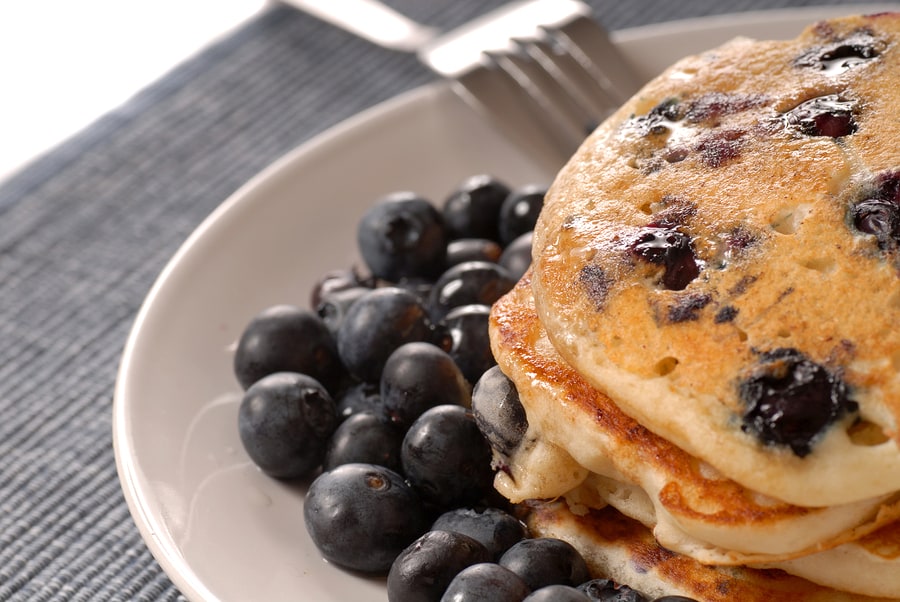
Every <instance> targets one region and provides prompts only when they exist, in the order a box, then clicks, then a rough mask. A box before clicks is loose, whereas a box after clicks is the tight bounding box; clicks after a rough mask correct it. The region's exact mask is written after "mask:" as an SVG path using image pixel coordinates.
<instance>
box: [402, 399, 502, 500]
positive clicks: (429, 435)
mask: <svg viewBox="0 0 900 602" xmlns="http://www.w3.org/2000/svg"><path fill="white" fill-rule="evenodd" d="M400 461H401V462H402V465H403V473H404V474H405V475H406V478H407V480H408V481H409V483H410V484H411V485H412V486H413V487H414V488H415V489H416V491H418V492H419V495H420V496H421V497H422V499H423V500H425V501H426V502H428V503H430V504H432V505H434V506H436V507H437V508H441V509H447V508H455V507H460V506H468V505H474V504H477V503H478V502H479V501H480V500H482V499H483V498H485V496H487V495H488V494H489V493H490V491H491V490H492V483H493V478H494V474H493V470H492V469H491V449H490V447H489V446H488V444H487V441H485V440H484V437H482V436H481V433H480V432H479V430H478V427H477V426H476V425H475V417H474V416H472V412H471V411H469V410H467V409H466V408H464V407H461V406H457V405H442V406H437V407H434V408H431V409H430V410H428V411H426V412H425V413H424V414H422V415H421V416H419V418H418V419H417V420H416V421H415V422H414V423H413V424H412V425H411V426H410V427H409V430H408V431H407V432H406V436H405V437H404V439H403V447H402V448H401V450H400Z"/></svg>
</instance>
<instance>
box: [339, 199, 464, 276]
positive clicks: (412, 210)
mask: <svg viewBox="0 0 900 602" xmlns="http://www.w3.org/2000/svg"><path fill="white" fill-rule="evenodd" d="M356 239H357V243H358V245H359V250H360V254H361V255H362V257H363V259H364V260H365V262H366V265H367V266H368V267H369V269H370V270H371V271H372V274H373V275H374V276H376V277H378V278H382V279H384V280H388V281H391V282H394V281H397V280H399V279H400V278H406V277H425V278H433V277H436V276H437V275H438V274H440V272H441V270H443V269H444V259H445V257H446V253H447V231H446V228H445V226H444V220H443V218H442V217H441V214H440V212H438V210H437V209H436V208H435V207H434V206H433V205H432V204H431V203H429V202H428V201H427V200H425V199H423V198H421V197H419V196H417V195H415V194H413V193H411V192H397V193H394V194H392V195H389V196H387V197H385V198H383V199H382V200H381V201H379V202H377V203H375V205H373V206H372V207H371V208H370V209H369V210H368V211H367V212H366V213H365V215H363V218H362V220H360V222H359V226H358V227H357V232H356Z"/></svg>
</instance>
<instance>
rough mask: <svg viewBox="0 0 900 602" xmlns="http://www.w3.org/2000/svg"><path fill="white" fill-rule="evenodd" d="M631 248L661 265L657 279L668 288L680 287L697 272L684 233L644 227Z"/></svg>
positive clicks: (646, 259)
mask: <svg viewBox="0 0 900 602" xmlns="http://www.w3.org/2000/svg"><path fill="white" fill-rule="evenodd" d="M631 252H632V253H633V254H634V255H636V256H637V257H639V258H640V259H643V260H644V261H647V262H649V263H652V264H655V265H661V266H663V267H664V268H665V272H664V273H663V275H662V279H661V282H662V284H663V286H664V287H665V288H667V289H669V290H673V291H680V290H682V289H684V288H685V287H687V285H688V284H690V282H691V281H692V280H693V279H694V278H696V277H697V276H698V275H699V274H700V266H699V265H698V264H697V260H696V257H695V256H694V249H693V245H692V244H691V239H690V237H689V236H688V235H686V234H684V233H682V232H679V231H678V230H675V229H672V228H644V229H643V230H642V231H641V233H640V234H639V236H638V238H637V240H635V242H634V243H633V244H632V246H631Z"/></svg>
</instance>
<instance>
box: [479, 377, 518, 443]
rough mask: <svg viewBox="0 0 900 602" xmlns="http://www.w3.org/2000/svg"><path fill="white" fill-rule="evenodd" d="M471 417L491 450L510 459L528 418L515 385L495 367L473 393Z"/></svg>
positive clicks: (481, 379) (480, 381) (482, 378)
mask: <svg viewBox="0 0 900 602" xmlns="http://www.w3.org/2000/svg"><path fill="white" fill-rule="evenodd" d="M472 413H473V414H474V415H475V423H476V424H477V425H478V429H479V430H480V431H481V434H482V435H484V437H485V439H487V441H488V443H489V444H490V446H491V448H493V449H494V450H495V451H497V452H498V453H500V454H502V455H504V456H507V457H508V456H510V455H511V454H512V452H513V451H514V450H515V449H516V448H517V447H518V446H519V443H521V441H522V438H523V437H524V436H525V432H526V431H527V430H528V417H527V416H526V415H525V408H524V407H522V402H521V401H520V400H519V392H518V391H517V390H516V386H515V384H514V383H513V382H512V381H511V380H510V379H509V378H508V377H507V376H506V375H505V374H503V372H502V371H501V370H500V367H499V366H494V367H493V368H490V369H489V370H488V371H486V372H485V373H484V375H483V376H482V377H481V378H480V379H478V382H477V383H475V388H474V389H473V390H472Z"/></svg>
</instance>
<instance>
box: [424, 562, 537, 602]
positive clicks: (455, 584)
mask: <svg viewBox="0 0 900 602" xmlns="http://www.w3.org/2000/svg"><path fill="white" fill-rule="evenodd" d="M529 593H531V590H530V589H528V586H527V585H525V582H524V581H522V578H521V577H519V576H518V575H516V574H515V573H513V572H512V571H510V570H509V569H507V568H504V567H502V566H500V565H499V564H494V563H492V562H482V563H479V564H473V565H472V566H469V567H467V568H465V569H463V570H462V571H460V572H459V573H458V574H457V575H456V577H454V578H453V581H451V582H450V585H448V586H447V590H446V591H445V592H444V595H443V597H442V598H441V602H522V600H524V599H525V596H527V595H528V594H529Z"/></svg>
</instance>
